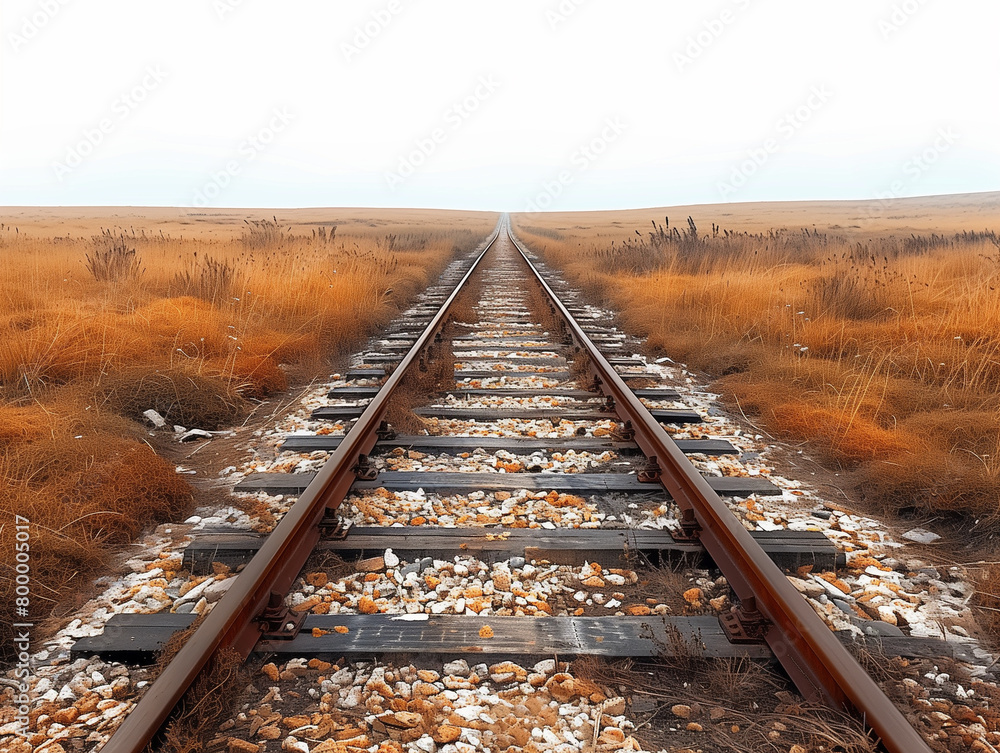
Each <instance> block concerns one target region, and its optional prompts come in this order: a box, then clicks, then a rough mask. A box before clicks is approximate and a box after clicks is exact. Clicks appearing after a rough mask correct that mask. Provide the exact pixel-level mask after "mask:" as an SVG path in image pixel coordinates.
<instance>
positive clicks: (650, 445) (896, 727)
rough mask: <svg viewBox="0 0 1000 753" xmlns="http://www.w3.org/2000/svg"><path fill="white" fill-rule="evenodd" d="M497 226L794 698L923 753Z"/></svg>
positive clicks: (907, 752) (893, 752)
mask: <svg viewBox="0 0 1000 753" xmlns="http://www.w3.org/2000/svg"><path fill="white" fill-rule="evenodd" d="M504 224H505V230H506V232H507V234H508V237H510V239H511V241H512V243H513V244H514V246H515V248H517V250H518V251H519V252H520V254H521V256H522V257H523V259H524V262H525V263H526V264H527V265H528V268H529V269H530V270H531V272H532V273H533V274H534V276H535V278H536V280H537V281H538V283H539V284H540V285H541V287H542V289H543V290H544V291H545V294H546V296H547V297H548V298H549V302H550V304H551V305H552V306H553V307H554V310H555V312H557V314H558V316H559V317H560V318H561V319H562V320H563V321H564V322H565V325H566V327H567V329H568V331H569V334H570V335H571V336H572V338H573V340H574V341H575V343H576V345H577V346H579V347H580V348H581V349H582V350H583V351H584V352H585V353H586V354H587V355H588V356H589V358H590V364H591V371H592V373H593V375H594V377H595V378H596V379H597V380H598V384H599V387H600V389H601V390H602V391H603V392H604V394H605V395H606V396H608V397H610V398H611V399H612V400H613V401H614V408H615V411H616V412H617V414H618V416H619V417H620V418H621V419H622V420H623V421H629V422H631V426H632V428H633V430H634V432H635V441H636V443H637V444H638V445H639V447H640V448H641V449H642V451H643V452H644V453H645V454H646V456H647V457H648V458H650V459H651V460H655V461H656V465H658V466H659V468H660V473H659V481H660V483H661V484H662V485H663V487H664V488H665V489H666V490H667V492H668V493H669V494H670V496H671V498H672V499H673V500H674V501H675V502H676V503H677V505H678V507H679V508H680V509H681V511H682V513H685V515H686V517H687V518H688V519H687V521H685V522H686V523H687V524H688V528H689V530H692V531H696V532H697V535H698V538H699V540H700V541H701V543H702V545H703V546H704V548H705V550H706V551H707V552H708V553H709V555H710V556H711V557H712V559H713V560H714V561H715V563H716V565H718V567H719V569H720V570H721V571H722V573H723V575H725V577H726V580H727V581H728V582H729V584H730V586H731V587H732V589H733V591H734V592H735V593H736V595H737V597H738V598H739V600H740V603H741V606H742V609H743V610H744V613H743V615H742V617H743V618H744V619H747V618H749V619H750V620H754V619H755V618H756V621H757V624H758V625H759V626H760V628H761V633H762V637H763V639H764V640H766V642H767V643H768V645H769V646H770V648H771V650H772V651H773V652H774V655H775V657H776V658H777V659H778V661H779V662H780V663H781V665H782V666H783V667H784V669H785V671H786V672H787V673H788V674H789V676H790V677H791V679H792V681H793V682H794V683H795V685H796V687H797V688H798V689H799V691H800V692H801V693H802V694H803V695H804V696H805V697H806V698H807V699H809V700H813V701H821V702H825V703H827V704H828V705H830V706H833V707H834V708H840V709H842V710H845V711H849V712H853V713H855V714H857V715H858V716H860V718H861V719H862V721H863V723H864V724H865V726H866V727H867V728H869V729H870V730H871V731H873V732H874V733H875V734H876V735H877V736H878V737H879V738H880V740H881V744H882V746H883V747H884V748H885V749H886V750H887V751H889V753H931V749H930V747H929V746H928V744H927V743H926V742H925V741H924V739H923V738H922V737H921V736H920V735H919V734H918V732H917V731H916V730H915V729H914V728H913V727H912V726H911V725H910V723H909V722H907V721H906V718H905V717H904V716H903V714H902V713H900V711H899V709H897V708H896V706H895V705H894V704H893V703H892V701H890V700H889V698H888V697H887V696H886V695H885V694H884V693H883V692H882V691H881V689H880V688H879V687H878V685H877V684H876V683H875V681H874V680H872V678H871V677H870V676H869V674H868V673H867V672H866V671H865V670H864V669H863V668H862V667H861V666H860V665H859V664H858V662H857V661H856V660H855V659H854V657H853V656H852V655H851V654H850V652H849V651H848V650H847V649H846V648H844V646H843V645H842V644H841V643H840V641H839V640H837V638H836V636H834V634H833V632H832V631H831V630H830V628H829V627H827V625H826V623H824V622H823V620H821V619H820V618H819V616H818V615H817V614H816V613H815V612H814V611H813V609H812V607H810V606H809V604H808V603H807V602H806V600H805V599H804V598H803V597H802V595H801V594H800V593H799V592H798V591H797V590H796V589H795V588H794V587H793V586H792V585H791V584H790V583H789V582H788V579H787V578H786V577H785V575H784V573H782V571H781V570H780V569H779V568H778V567H777V565H775V564H774V563H773V562H772V560H771V559H770V558H769V557H768V556H767V554H765V553H764V551H763V550H762V549H761V548H760V545H758V544H757V542H756V541H754V539H753V538H752V537H751V536H750V533H749V532H748V531H747V530H746V529H745V528H744V527H743V525H742V524H741V523H740V522H739V521H738V520H737V519H736V516H735V515H733V514H732V512H730V510H729V509H728V508H727V506H726V504H725V503H724V502H723V501H722V499H720V498H719V496H718V494H716V493H715V492H714V491H713V490H712V488H711V487H710V486H709V485H708V482H707V481H706V480H705V479H704V478H703V477H702V475H701V474H700V473H699V472H698V470H697V469H696V468H695V467H694V465H692V464H691V462H690V461H689V460H688V459H687V458H686V457H685V456H684V453H683V452H681V450H680V449H678V447H677V445H676V443H675V442H674V441H673V439H672V438H671V437H670V435H669V434H667V432H666V431H665V430H664V429H663V427H662V426H660V424H659V423H658V422H657V421H656V419H655V418H653V416H652V414H651V413H650V412H649V410H648V409H647V408H646V406H645V405H643V404H642V402H641V401H640V400H639V398H637V397H636V396H635V394H634V393H633V392H632V390H631V389H629V388H628V387H627V386H626V384H625V382H624V380H623V379H622V378H621V377H620V376H619V375H618V373H617V372H616V371H615V370H614V368H613V367H612V366H611V364H609V363H608V361H607V359H606V358H605V357H604V356H603V355H602V354H601V352H600V350H598V348H597V347H596V346H595V345H594V343H593V342H592V341H591V339H590V338H589V337H588V336H587V334H586V333H585V332H584V331H583V329H582V328H581V327H580V325H579V324H578V323H577V321H576V319H575V318H574V317H573V315H572V314H571V313H570V312H569V310H568V309H567V308H566V307H565V306H564V305H563V303H562V301H560V300H559V297H558V296H557V295H556V294H555V292H553V290H552V288H551V287H550V286H549V285H548V283H547V282H546V281H545V279H544V278H543V276H542V275H541V273H540V272H539V271H538V269H537V268H536V267H535V265H534V264H532V263H531V259H530V258H529V257H528V253H527V251H526V249H525V247H524V246H523V245H522V244H521V243H520V242H519V241H518V240H517V239H516V238H515V237H514V234H513V231H512V230H511V227H510V220H509V218H506V217H505V223H504ZM691 515H693V519H692V518H691V517H690V516H691ZM760 615H763V620H761V619H760Z"/></svg>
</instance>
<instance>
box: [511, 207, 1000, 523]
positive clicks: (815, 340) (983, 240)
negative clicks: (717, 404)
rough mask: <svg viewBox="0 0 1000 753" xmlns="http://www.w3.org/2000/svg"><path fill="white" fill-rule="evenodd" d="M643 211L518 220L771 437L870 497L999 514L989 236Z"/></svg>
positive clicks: (900, 505) (998, 317) (999, 398)
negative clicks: (629, 222) (748, 229)
mask: <svg viewBox="0 0 1000 753" xmlns="http://www.w3.org/2000/svg"><path fill="white" fill-rule="evenodd" d="M982 201H984V202H986V203H987V204H988V205H989V202H990V201H993V203H994V204H995V203H996V201H995V198H993V199H990V200H987V199H983V200H982ZM903 204H904V205H905V202H903ZM991 206H992V205H991ZM905 210H906V206H903V207H901V208H900V209H899V211H900V212H901V213H903V214H906V211H905ZM853 211H859V210H858V209H857V208H853ZM635 214H636V213H635V212H633V213H631V214H630V215H629V216H632V215H635ZM995 214H996V215H997V216H996V217H995V219H1000V213H995ZM870 216H871V215H870ZM834 218H835V216H834V217H829V218H828V221H830V220H833V219H834ZM651 219H652V218H649V217H648V216H647V220H646V227H645V229H644V230H642V231H641V232H640V230H639V229H637V228H636V227H635V226H632V227H629V228H627V229H625V228H622V227H621V225H622V224H623V223H622V221H621V220H622V217H621V216H619V215H617V214H615V213H604V214H601V215H590V216H574V215H552V216H545V217H539V216H537V215H535V216H531V217H525V218H524V220H523V223H524V224H521V225H516V227H520V233H521V235H522V237H523V239H524V240H525V241H526V242H528V243H529V244H530V245H531V246H532V248H534V249H536V250H537V251H539V252H541V253H542V254H543V255H544V257H545V258H546V260H548V261H549V262H550V263H553V264H554V265H556V266H559V267H561V268H562V269H563V270H564V271H565V272H567V273H568V275H569V277H570V279H572V280H574V281H575V282H576V283H578V284H581V285H583V286H584V287H585V288H586V289H587V290H588V291H589V292H590V293H591V294H592V295H594V296H597V297H599V298H600V299H602V300H603V301H604V302H605V303H608V304H609V305H611V306H613V307H614V308H616V309H617V310H619V311H621V312H622V314H621V320H622V322H623V323H624V325H625V326H626V328H627V329H629V330H631V331H632V332H634V333H636V334H639V335H643V336H646V337H647V338H648V342H649V344H650V346H651V348H652V349H654V350H655V351H657V352H662V353H664V354H666V355H669V356H670V357H672V358H674V359H676V360H678V361H683V362H685V363H688V364H690V365H691V366H693V367H694V368H698V369H702V370H704V371H707V372H708V373H709V374H711V375H713V376H715V377H718V378H719V382H718V386H719V388H720V390H721V391H722V392H723V393H724V394H725V395H726V396H727V398H728V400H729V401H730V403H731V404H732V405H733V407H734V408H738V409H739V410H741V411H743V412H745V413H746V414H747V415H749V416H754V417H755V418H754V420H755V421H759V422H762V424H763V426H765V427H766V429H767V430H768V431H769V432H771V433H773V434H775V435H778V436H782V437H784V438H787V439H790V440H794V441H799V442H804V443H807V444H808V446H809V447H811V448H812V449H813V450H814V451H815V452H816V453H817V454H818V455H820V456H821V457H822V458H824V459H825V460H826V461H828V462H829V463H831V464H832V465H834V466H835V467H837V468H839V469H849V470H852V471H853V472H854V476H853V477H854V478H855V480H856V485H857V488H858V489H859V490H860V492H861V494H862V495H863V497H864V498H865V499H866V500H868V501H869V502H871V503H873V504H874V505H877V506H879V507H881V508H883V509H889V510H893V511H902V512H906V513H914V512H915V513H918V514H931V513H933V514H935V515H940V514H945V515H949V514H954V513H958V514H963V515H966V516H969V517H970V518H971V519H972V520H977V519H978V520H983V519H989V520H990V521H994V522H995V520H996V519H997V516H998V513H1000V394H998V393H997V389H996V385H997V383H998V378H1000V305H998V301H1000V292H998V287H1000V238H998V236H997V234H996V233H995V232H993V231H982V230H972V229H968V230H965V231H961V232H954V231H953V232H949V233H948V234H946V235H941V234H934V233H933V232H931V233H922V234H917V233H906V234H905V235H904V234H898V235H897V234H894V232H893V228H892V226H891V225H892V223H891V222H887V223H883V224H882V226H881V228H880V229H879V230H878V231H877V232H876V231H875V230H874V229H871V231H870V232H867V233H866V234H862V231H861V230H857V231H855V230H845V228H844V227H843V226H842V225H840V224H831V225H830V226H829V227H827V228H824V229H820V228H815V227H812V228H810V229H809V230H801V231H798V232H790V231H786V230H769V231H766V232H754V233H745V232H731V231H728V230H725V229H722V228H720V227H719V225H717V224H715V223H711V225H710V227H709V228H702V227H701V226H700V225H699V224H698V223H697V222H696V221H695V220H694V219H692V218H690V217H689V218H688V220H687V221H686V222H684V223H683V224H682V225H681V227H680V228H677V227H674V226H671V223H670V222H662V223H661V222H658V221H653V222H652V227H650V220H651ZM670 219H671V220H672V219H673V218H672V217H671V218H670ZM952 219H954V218H952ZM908 220H909V221H910V222H911V224H917V223H916V220H914V219H913V217H912V216H908ZM760 221H761V220H760V218H759V217H758V218H756V222H757V223H758V225H759V223H760ZM924 221H925V222H931V220H930V219H926V218H925V220H924ZM941 223H942V225H947V223H948V220H946V219H942V220H941ZM675 224H676V223H675ZM706 224H708V223H706ZM832 228H839V230H834V229H832Z"/></svg>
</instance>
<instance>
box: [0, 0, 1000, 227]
mask: <svg viewBox="0 0 1000 753" xmlns="http://www.w3.org/2000/svg"><path fill="white" fill-rule="evenodd" d="M379 18H381V21H379V20H375V19H379ZM0 31H2V39H0V50H2V51H0V205H173V206H202V205H207V206H217V207H225V206H229V207H232V206H237V207H250V206H262V207H294V206H386V207H394V206H396V207H402V206H431V207H447V208H466V209H490V210H511V211H523V210H525V209H528V208H552V209H602V208H603V209H612V208H627V207H645V206H661V205H671V204H689V203H705V202H720V201H758V200H785V199H837V198H873V197H876V196H883V197H884V196H888V195H892V196H915V195H928V194H938V193H964V192H972V191H987V190H997V189H1000V45H998V44H997V42H998V40H1000V3H998V2H996V0H947V2H946V1H945V0H837V1H836V2H834V1H833V0H827V2H818V1H817V0H713V1H711V2H680V1H679V0H658V1H656V0H615V1H614V2H612V1H611V0H603V1H602V0H503V2H500V1H498V0H373V1H371V2H367V1H365V2H362V1H353V0H336V1H335V0H285V1H284V2H277V1H276V0H272V1H271V2H267V1H266V0H97V1H95V0H91V1H90V2H85V1H84V0H0ZM366 33H367V34H368V35H369V37H368V38H367V39H366V38H365V35H366ZM352 46H353V49H352ZM484 82H485V83H484ZM130 92H131V93H132V94H130ZM815 92H819V94H816V93H815ZM140 99H141V101H138V100H140ZM463 101H465V102H467V105H466V107H467V109H463V110H462V111H461V112H460V111H459V110H456V109H455V106H456V105H458V106H459V107H460V108H461V107H463V105H462V103H463ZM796 111H798V115H796V114H795V113H796ZM251 137H253V141H251V140H250V138H251ZM265 141H266V142H267V143H264V142H265ZM421 143H422V144H423V147H422V149H421V147H420V144H421ZM588 145H589V146H588ZM585 147H586V151H581V150H582V149H584V148H585ZM411 168H412V170H411ZM393 175H395V176H396V177H393Z"/></svg>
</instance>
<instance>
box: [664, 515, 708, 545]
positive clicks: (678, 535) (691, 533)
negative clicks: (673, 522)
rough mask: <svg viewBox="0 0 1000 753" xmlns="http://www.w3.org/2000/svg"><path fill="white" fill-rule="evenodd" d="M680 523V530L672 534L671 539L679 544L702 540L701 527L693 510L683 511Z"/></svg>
mask: <svg viewBox="0 0 1000 753" xmlns="http://www.w3.org/2000/svg"><path fill="white" fill-rule="evenodd" d="M679 523H680V528H679V529H678V530H676V531H671V532H670V538H672V539H673V540H674V541H676V542H678V543H680V542H696V541H698V540H699V539H700V538H701V525H700V524H699V523H698V519H697V518H696V517H695V515H694V510H693V509H691V508H686V509H684V510H682V511H681V519H680V521H679Z"/></svg>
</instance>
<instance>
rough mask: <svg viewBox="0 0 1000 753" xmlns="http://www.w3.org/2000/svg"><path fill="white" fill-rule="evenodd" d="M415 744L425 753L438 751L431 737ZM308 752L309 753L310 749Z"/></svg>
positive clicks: (424, 737) (425, 736) (426, 737)
mask: <svg viewBox="0 0 1000 753" xmlns="http://www.w3.org/2000/svg"><path fill="white" fill-rule="evenodd" d="M413 744H414V745H415V746H416V747H417V748H418V749H420V750H422V751H424V752H425V753H435V751H436V750H437V744H436V743H435V742H434V740H433V739H432V738H431V737H430V736H429V735H424V736H423V737H421V738H420V739H419V740H417V741H416V742H414V743H413ZM306 750H307V752H308V748H307V749H306Z"/></svg>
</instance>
